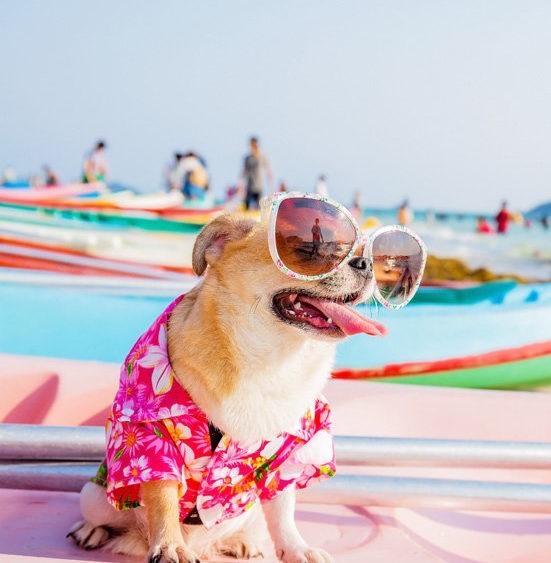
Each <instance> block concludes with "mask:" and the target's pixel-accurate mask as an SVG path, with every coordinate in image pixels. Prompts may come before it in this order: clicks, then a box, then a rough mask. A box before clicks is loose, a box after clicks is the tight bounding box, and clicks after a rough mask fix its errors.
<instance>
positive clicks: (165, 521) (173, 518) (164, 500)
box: [140, 481, 200, 563]
mask: <svg viewBox="0 0 551 563" xmlns="http://www.w3.org/2000/svg"><path fill="white" fill-rule="evenodd" d="M140 492H141V497H142V502H143V504H144V505H145V508H146V511H147V526H148V530H149V553H148V559H147V560H148V562H149V563H200V561H199V558H198V557H197V555H195V553H194V552H192V551H191V550H190V549H189V548H188V547H187V545H186V544H185V542H184V538H183V536H182V529H181V527H180V506H179V500H178V483H177V482H176V481H152V482H150V483H142V485H141V487H140Z"/></svg>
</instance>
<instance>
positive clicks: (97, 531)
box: [67, 520, 111, 549]
mask: <svg viewBox="0 0 551 563" xmlns="http://www.w3.org/2000/svg"><path fill="white" fill-rule="evenodd" d="M67 537H68V538H71V539H72V540H73V541H74V542H75V543H76V544H77V545H78V546H79V547H82V548H84V549H97V548H98V547H101V546H102V545H105V544H106V543H107V542H108V541H109V540H110V539H111V532H110V530H108V529H107V528H104V527H103V526H94V525H92V524H90V522H86V520H81V521H80V522H77V523H76V524H75V525H74V526H73V527H72V528H71V529H70V530H69V533H68V534H67Z"/></svg>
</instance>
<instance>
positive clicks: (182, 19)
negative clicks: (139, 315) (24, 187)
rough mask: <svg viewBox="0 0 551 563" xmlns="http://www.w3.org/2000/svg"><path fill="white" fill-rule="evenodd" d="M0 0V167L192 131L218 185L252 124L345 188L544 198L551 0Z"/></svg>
mask: <svg viewBox="0 0 551 563" xmlns="http://www.w3.org/2000/svg"><path fill="white" fill-rule="evenodd" d="M0 1H1V7H2V10H1V13H2V31H1V33H0V65H1V66H0V69H1V73H2V78H3V80H2V87H1V89H0V109H1V111H0V168H4V167H5V166H8V165H13V166H15V167H16V168H17V170H18V171H19V172H21V173H26V172H32V171H38V170H39V168H40V166H41V164H42V163H45V162H47V163H50V164H51V165H52V166H53V167H54V168H55V169H56V170H58V171H59V172H60V174H61V175H62V177H63V179H65V180H69V179H72V178H76V177H77V176H78V175H79V169H80V163H81V159H82V155H83V153H84V152H85V151H86V150H87V149H88V148H89V147H90V146H91V145H92V144H93V142H94V141H95V139H96V138H98V137H104V138H106V139H107V141H108V143H109V151H108V157H109V161H110V164H111V168H112V173H113V178H114V179H116V180H119V181H122V182H125V183H128V184H132V185H136V186H138V187H140V188H141V189H144V190H153V189H155V188H158V187H159V183H160V177H161V172H162V169H163V166H164V165H165V163H166V162H167V160H168V159H169V158H170V156H171V154H172V152H173V150H174V149H177V148H179V149H182V150H185V149H188V148H194V149H196V150H197V151H199V152H200V153H202V154H203V155H204V156H205V157H206V159H207V161H208V163H209V166H210V171H211V173H212V178H213V185H214V187H215V190H216V191H217V192H218V193H222V191H223V189H224V188H225V186H227V185H228V184H231V183H234V182H235V180H236V178H237V176H238V173H239V170H240V166H241V161H242V157H243V155H244V154H245V151H246V148H247V146H246V141H247V138H248V136H249V135H250V134H251V133H254V134H257V135H259V136H260V139H261V143H262V146H263V147H264V149H265V151H266V153H267V154H268V156H269V158H270V159H271V161H272V164H273V168H274V172H275V176H276V179H284V180H286V181H287V183H288V184H289V185H291V186H292V187H296V188H300V189H304V190H307V189H311V188H313V186H314V183H315V180H316V177H317V176H318V175H319V174H320V173H322V172H324V173H325V174H327V176H328V180H329V188H330V192H331V194H332V195H333V196H334V197H336V198H337V199H340V200H342V201H343V202H344V203H349V202H350V200H351V197H352V194H353V192H354V191H355V190H361V191H362V193H363V200H364V203H365V204H366V205H373V206H393V205H396V204H398V203H399V201H400V200H401V199H403V198H404V197H406V196H407V197H409V198H410V200H411V202H412V204H413V205H414V206H416V207H420V208H422V207H431V206H432V207H437V208H452V209H462V210H478V209H482V210H489V211H492V210H494V209H495V208H496V207H497V206H498V203H499V201H500V200H501V199H503V198H506V199H508V200H509V201H510V202H511V204H512V206H513V207H515V208H519V209H526V208H529V207H532V206H533V205H535V204H537V203H540V202H542V201H544V200H550V199H551V60H550V59H551V32H550V30H551V2H548V1H546V0H541V1H535V0H515V1H507V0H484V1H481V0H455V1H446V0H432V1H429V0H417V1H414V0H403V1H392V0H388V1H385V0H381V1H369V0H359V1H337V0H335V1H332V2H329V1H323V0H315V1H310V0H308V1H306V0H304V1H300V0H297V1H277V2H274V1H258V0H257V1H249V2H245V1H229V0H226V1H214V0H213V1H208V0H205V1H202V2H199V1H197V2H185V1H183V0H181V1H178V2H176V1H163V2H144V1H132V2H130V1H117V2H113V1H103V0H101V1H94V2H82V1H78V0H50V1H48V2H46V1H38V0H34V1H33V0H28V1H25V2H16V1H15V0H12V1H11V2H7V1H6V0H0Z"/></svg>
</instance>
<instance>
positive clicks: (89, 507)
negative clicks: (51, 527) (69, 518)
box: [67, 482, 134, 549]
mask: <svg viewBox="0 0 551 563" xmlns="http://www.w3.org/2000/svg"><path fill="white" fill-rule="evenodd" d="M80 510H81V512H82V516H83V517H84V520H81V521H79V522H77V523H76V524H75V525H74V526H73V527H72V528H71V529H70V530H69V533H68V534H67V537H70V538H71V539H72V540H73V541H74V542H75V543H76V544H77V545H78V546H80V547H82V548H84V549H96V548H98V547H101V546H103V545H105V544H106V543H107V542H108V541H109V540H110V539H111V538H112V537H113V536H114V535H116V534H117V530H121V529H125V528H128V527H130V526H131V525H132V523H133V521H134V518H133V515H132V514H131V513H130V511H127V510H125V511H122V512H119V511H117V510H115V509H114V508H113V507H112V506H111V505H110V504H109V502H108V501H107V497H106V495H105V489H104V488H103V487H100V486H99V485H96V484H95V483H92V482H88V483H86V484H85V485H84V487H83V488H82V491H81V493H80Z"/></svg>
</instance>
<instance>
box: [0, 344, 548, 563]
mask: <svg viewBox="0 0 551 563" xmlns="http://www.w3.org/2000/svg"><path fill="white" fill-rule="evenodd" d="M0 365H2V366H3V370H2V372H1V374H0V383H1V384H2V389H3V390H4V391H3V394H2V399H1V400H0V420H1V421H2V422H4V423H9V424H8V426H0V443H1V445H2V447H1V448H0V454H1V453H2V452H3V455H4V460H3V462H2V463H1V464H0V485H1V487H2V488H1V489H0V499H1V501H2V503H3V506H4V507H5V508H6V507H9V508H6V509H5V510H3V511H2V512H1V513H0V560H3V561H13V562H15V563H19V562H23V561H29V560H31V559H32V560H35V558H36V560H37V561H39V560H40V561H48V562H50V563H53V562H58V561H59V562H61V561H96V562H97V561H105V562H118V563H121V562H123V561H128V559H124V558H122V557H120V556H116V555H113V554H110V553H109V552H101V551H96V552H93V551H92V552H86V551H82V550H80V549H78V548H76V547H75V546H74V545H73V544H72V543H71V542H70V541H69V540H68V539H66V538H65V534H66V532H67V530H68V528H69V527H70V526H71V525H72V524H73V522H74V521H76V519H78V517H79V506H78V493H76V492H72V491H74V490H75V489H76V488H78V486H79V484H80V483H82V482H84V480H85V479H86V477H87V475H90V474H92V473H93V471H94V469H95V467H96V464H97V462H96V461H94V460H95V459H97V458H98V457H99V456H100V455H101V448H102V443H103V436H102V434H103V432H102V430H101V428H99V427H96V428H90V427H85V428H82V427H81V428H80V429H79V428H76V427H74V425H98V426H99V425H101V424H102V423H103V421H104V419H105V417H106V415H107V411H108V408H109V403H110V400H111V397H112V396H113V394H114V392H115V388H116V382H117V378H118V365H116V364H106V363H101V362H76V361H69V360H58V359H53V358H29V357H24V356H10V355H3V354H0ZM325 394H326V396H327V397H328V399H329V402H330V403H331V405H332V409H333V420H334V433H335V434H336V436H337V438H336V448H337V463H338V472H337V476H336V477H333V478H332V479H330V480H328V481H327V486H323V485H322V486H319V487H314V488H312V489H310V490H309V491H308V492H307V494H305V495H302V496H300V497H299V503H298V507H297V523H298V527H299V529H300V531H301V533H302V534H303V535H304V536H305V538H306V540H307V541H308V542H310V543H312V544H315V545H318V546H320V547H323V548H324V549H326V550H327V551H328V552H330V553H331V554H332V555H333V557H334V558H335V560H336V561H338V562H339V563H360V562H361V563H363V562H364V561H368V560H369V561H385V562H386V561H412V562H413V561H415V562H418V563H428V562H435V561H450V562H451V561H457V562H459V561H462V562H463V561H477V562H488V563H490V562H492V563H493V562H495V561H508V562H512V563H514V562H517V563H520V562H522V563H538V562H540V561H546V560H547V558H548V553H549V551H550V550H551V534H549V529H551V485H550V478H549V471H548V466H549V463H550V462H551V444H550V443H549V436H550V435H551V410H550V409H549V398H548V396H547V395H544V394H540V393H522V392H516V393H509V392H502V391H479V390H465V389H437V388H427V387H417V386H405V387H403V386H394V385H386V384H384V383H372V382H371V383H369V382H368V383H363V382H353V381H336V380H333V381H331V382H329V385H328V387H327V389H326V392H325ZM511 413H514V416H512V415H511ZM21 424H38V425H41V426H36V427H29V426H15V425H21ZM43 425H61V426H63V427H64V428H59V426H57V430H53V429H52V430H53V431H54V432H55V433H54V434H53V436H54V439H53V440H50V441H48V442H45V441H44V436H51V435H52V431H51V430H49V428H48V427H44V426H43ZM18 429H20V432H19V430H18ZM42 429H43V430H42ZM18 432H19V433H18ZM41 436H42V439H41V438H40V437H41ZM55 436H57V437H58V438H57V441H56V439H55ZM65 436H74V437H75V438H74V439H72V441H70V443H68V442H67V439H66V438H65ZM10 437H11V438H12V439H11V441H10ZM14 437H15V440H14V439H13V438H14ZM98 444H99V448H98ZM27 445H29V446H27ZM26 447H28V449H25V448H26ZM10 455H11V456H12V457H11V458H9V459H6V458H8V457H9V456H10ZM45 457H48V458H50V461H47V462H46V461H45ZM52 457H53V458H54V459H56V460H57V461H51V458H52ZM75 458H77V459H80V460H84V461H76V459H75ZM10 460H11V461H10ZM25 460H26V461H25ZM339 460H340V461H339ZM53 515H55V517H53ZM29 530H32V533H29ZM264 561H266V562H267V563H275V562H276V558H275V554H274V553H273V547H272V546H271V544H270V543H267V544H266V545H265V546H264Z"/></svg>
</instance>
